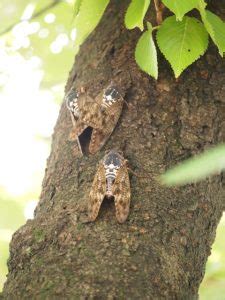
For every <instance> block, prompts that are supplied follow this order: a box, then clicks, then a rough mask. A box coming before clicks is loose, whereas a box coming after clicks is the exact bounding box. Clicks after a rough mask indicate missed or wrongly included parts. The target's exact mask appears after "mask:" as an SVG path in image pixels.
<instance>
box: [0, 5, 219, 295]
mask: <svg viewBox="0 0 225 300" xmlns="http://www.w3.org/2000/svg"><path fill="white" fill-rule="evenodd" d="M222 2H225V1H222ZM127 5H128V1H119V0H113V1H111V4H110V6H109V7H108V9H107V11H106V13H105V15H104V17H103V19H102V21H101V23H100V24H99V26H98V27H97V29H96V30H95V31H94V32H93V34H92V35H91V36H90V37H89V38H88V40H87V41H86V42H85V43H84V45H83V46H82V47H81V51H80V54H79V55H78V56H77V58H76V63H75V65H74V66H73V68H72V71H71V73H70V75H69V79H68V83H67V87H66V91H68V90H69V89H70V87H71V86H72V85H75V86H77V87H79V86H83V87H85V88H86V90H88V91H89V93H92V94H93V95H97V94H98V93H99V92H100V91H101V90H103V89H104V88H105V87H106V86H107V85H108V84H109V83H110V82H111V81H113V82H114V84H115V85H116V86H118V87H119V88H120V89H121V90H122V94H124V98H125V100H126V101H127V102H128V105H124V108H123V112H122V115H121V118H120V120H119V122H118V124H117V126H116V128H115V130H114V133H113V135H112V136H111V138H110V139H109V141H108V142H107V144H106V145H105V147H104V149H103V150H101V151H100V152H98V153H97V154H96V155H94V156H83V157H81V156H80V155H79V151H78V147H77V145H76V144H75V143H71V142H69V141H68V135H69V131H70V129H71V120H70V115H69V113H68V111H67V109H66V107H65V103H63V104H62V108H61V111H60V114H59V118H58V121H57V124H56V127H55V132H54V135H53V142H52V152H51V155H50V157H49V159H48V163H47V169H46V174H45V178H44V181H43V190H42V193H41V197H40V202H39V205H38V207H37V209H36V215H35V218H34V220H29V221H28V222H27V223H26V224H25V225H24V226H23V227H22V228H20V229H19V230H18V231H17V232H16V233H15V234H14V236H13V239H12V242H11V246H10V259H9V263H8V265H9V275H8V279H7V282H6V284H5V287H4V291H3V294H2V297H3V299H10V300H11V299H196V298H197V297H198V288H199V284H200V282H201V280H202V278H203V275H204V268H205V264H206V261H207V257H208V255H209V254H210V248H211V245H212V243H213V241H214V238H215V232H216V227H217V224H218V222H219V220H220V217H221V214H222V210H223V207H224V196H225V192H224V182H223V180H222V177H221V176H216V177H214V178H213V179H211V180H205V181H203V182H201V183H200V184H193V185H187V186H185V187H180V188H165V187H163V186H161V185H160V184H159V183H158V182H157V180H156V179H155V178H156V176H157V175H159V174H160V173H162V172H163V171H164V170H165V169H167V168H168V167H170V166H171V165H174V164H176V163H178V162H180V161H182V160H183V159H185V158H187V157H189V156H190V155H193V154H195V153H198V152H200V151H202V150H203V149H204V148H205V147H208V146H209V145H214V144H217V143H219V142H222V141H224V140H225V129H224V128H225V121H224V120H225V100H224V99H225V89H224V82H225V61H224V60H222V59H221V58H220V57H219V55H218V53H217V50H216V49H215V47H211V48H210V50H209V51H208V52H207V54H206V55H204V57H202V58H201V59H200V60H199V61H198V62H196V63H195V64H194V65H192V66H191V67H189V68H188V70H186V71H185V72H184V74H183V75H182V76H181V77H180V78H179V80H177V81H176V80H175V79H174V77H173V74H172V71H171V69H170V67H169V65H168V63H167V62H166V61H165V59H164V58H163V57H160V64H159V68H160V78H159V80H158V81H157V82H156V81H155V80H153V79H152V78H150V77H148V76H147V75H146V74H144V73H143V72H142V71H140V70H139V68H138V67H137V65H136V63H135V60H134V47H135V45H136V42H137V39H138V37H139V36H140V31H139V30H133V31H132V32H130V31H128V30H126V29H125V28H124V25H123V22H124V21H123V18H124V12H125V8H126V7H127ZM217 6H222V4H221V3H219V4H217ZM151 11H153V9H152V10H151ZM214 11H215V12H217V13H219V11H218V10H216V7H214ZM149 19H150V20H152V21H153V23H154V22H155V21H154V19H153V17H152V16H151V15H150V16H149ZM112 148H117V149H120V150H122V151H123V153H124V156H125V158H127V159H128V161H129V165H130V167H131V169H133V170H135V172H136V173H143V172H144V173H145V174H146V172H147V173H149V174H150V175H151V176H150V177H149V178H139V177H135V176H134V175H130V181H131V191H132V196H131V211H130V215H129V218H128V220H127V221H126V222H125V223H124V224H122V225H120V224H118V223H117V221H116V219H115V208H114V204H113V202H110V201H108V202H107V201H105V202H104V203H103V206H102V208H101V212H100V215H99V216H98V219H97V220H96V221H95V222H93V223H85V222H84V220H85V218H86V215H87V203H88V194H89V191H90V187H91V183H92V180H93V177H94V174H95V172H96V167H97V163H98V162H99V160H100V159H102V157H103V155H104V151H105V150H106V149H112ZM34 163H35V162H34ZM144 173H143V174H144Z"/></svg>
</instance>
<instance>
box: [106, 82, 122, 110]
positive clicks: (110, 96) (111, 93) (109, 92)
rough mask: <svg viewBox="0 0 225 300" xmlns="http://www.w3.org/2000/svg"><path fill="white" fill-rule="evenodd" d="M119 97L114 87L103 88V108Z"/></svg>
mask: <svg viewBox="0 0 225 300" xmlns="http://www.w3.org/2000/svg"><path fill="white" fill-rule="evenodd" d="M120 97H121V96H120V93H119V92H118V90H117V88H116V87H114V86H110V87H108V88H107V89H105V91H104V94H103V102H102V107H103V109H104V108H108V107H110V106H111V105H112V104H113V103H115V102H116V101H117V100H118V99H120Z"/></svg>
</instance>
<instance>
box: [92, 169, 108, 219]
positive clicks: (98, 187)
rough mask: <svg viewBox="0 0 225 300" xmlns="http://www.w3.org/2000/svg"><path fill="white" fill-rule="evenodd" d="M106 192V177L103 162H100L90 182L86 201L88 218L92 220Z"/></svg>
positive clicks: (95, 216)
mask: <svg viewBox="0 0 225 300" xmlns="http://www.w3.org/2000/svg"><path fill="white" fill-rule="evenodd" d="M105 194H106V177H105V169H104V166H103V164H100V166H99V168H98V170H97V173H96V174H95V177H94V181H93V183H92V187H91V191H90V195H89V203H88V218H89V220H90V221H94V220H95V219H96V218H97V216H98V213H99V209H100V206H101V204H102V201H103V199H104V197H105Z"/></svg>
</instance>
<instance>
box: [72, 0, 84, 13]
mask: <svg viewBox="0 0 225 300" xmlns="http://www.w3.org/2000/svg"><path fill="white" fill-rule="evenodd" d="M82 1H83V0H75V3H74V17H75V16H76V15H77V14H78V13H79V11H80V6H81V2H82Z"/></svg>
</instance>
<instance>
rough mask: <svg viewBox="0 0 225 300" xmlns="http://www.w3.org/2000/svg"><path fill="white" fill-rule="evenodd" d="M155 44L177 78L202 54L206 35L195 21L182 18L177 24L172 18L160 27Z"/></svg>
mask: <svg viewBox="0 0 225 300" xmlns="http://www.w3.org/2000/svg"><path fill="white" fill-rule="evenodd" d="M157 43H158V46H159V48H160V50H161V52H162V53H163V54H164V56H165V57H166V59H167V60H168V61H169V62H170V64H171V66H172V69H173V71H174V73H175V77H176V78H177V77H179V75H180V74H181V73H182V72H183V71H184V69H186V68H187V67H188V66H189V65H191V64H192V63H193V62H194V61H195V60H197V59H198V58H199V57H200V56H201V55H203V54H204V52H205V51H206V49H207V47H208V34H207V31H206V30H205V28H204V26H203V24H202V23H201V22H199V21H198V20H197V19H195V18H190V17H184V18H183V20H182V21H181V22H177V21H176V18H175V16H172V17H169V18H167V19H165V20H164V22H163V23H162V25H161V26H160V28H159V30H158V32H157Z"/></svg>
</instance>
